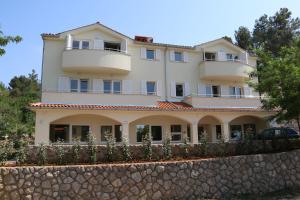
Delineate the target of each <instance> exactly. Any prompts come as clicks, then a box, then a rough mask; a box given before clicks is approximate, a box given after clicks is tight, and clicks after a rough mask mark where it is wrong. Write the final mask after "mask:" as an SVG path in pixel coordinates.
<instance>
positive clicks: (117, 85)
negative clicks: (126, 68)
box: [114, 81, 121, 94]
mask: <svg viewBox="0 0 300 200" xmlns="http://www.w3.org/2000/svg"><path fill="white" fill-rule="evenodd" d="M120 93H121V81H114V94H120Z"/></svg>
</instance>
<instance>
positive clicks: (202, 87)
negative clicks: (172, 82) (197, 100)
mask: <svg viewBox="0 0 300 200" xmlns="http://www.w3.org/2000/svg"><path fill="white" fill-rule="evenodd" d="M198 96H201V97H205V96H206V88H205V85H203V84H201V83H199V84H198Z"/></svg>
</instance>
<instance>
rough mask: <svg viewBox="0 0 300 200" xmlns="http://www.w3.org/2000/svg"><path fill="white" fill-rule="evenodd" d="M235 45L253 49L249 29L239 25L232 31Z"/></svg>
mask: <svg viewBox="0 0 300 200" xmlns="http://www.w3.org/2000/svg"><path fill="white" fill-rule="evenodd" d="M234 37H235V41H236V43H235V44H236V45H237V46H239V47H241V48H243V49H246V50H251V49H253V44H252V36H251V33H250V31H249V29H248V28H247V27H245V26H240V27H239V29H238V30H237V31H235V33H234Z"/></svg>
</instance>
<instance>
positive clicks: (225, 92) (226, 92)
mask: <svg viewBox="0 0 300 200" xmlns="http://www.w3.org/2000/svg"><path fill="white" fill-rule="evenodd" d="M221 97H225V98H227V97H229V87H228V86H225V85H221Z"/></svg>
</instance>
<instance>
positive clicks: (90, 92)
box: [42, 89, 157, 96]
mask: <svg viewBox="0 0 300 200" xmlns="http://www.w3.org/2000/svg"><path fill="white" fill-rule="evenodd" d="M42 92H49V93H70V94H104V95H111V94H114V95H144V96H157V92H141V91H105V90H84V91H80V89H79V90H77V91H71V89H68V90H55V89H43V90H42Z"/></svg>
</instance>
